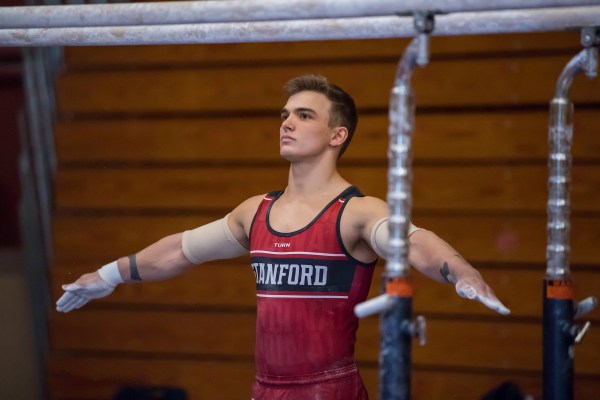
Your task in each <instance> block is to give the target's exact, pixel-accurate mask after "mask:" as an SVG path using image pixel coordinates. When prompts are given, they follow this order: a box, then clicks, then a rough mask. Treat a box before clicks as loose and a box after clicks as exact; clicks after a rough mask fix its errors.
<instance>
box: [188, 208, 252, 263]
mask: <svg viewBox="0 0 600 400" xmlns="http://www.w3.org/2000/svg"><path fill="white" fill-rule="evenodd" d="M228 217H229V214H227V215H226V216H225V217H224V218H222V219H220V220H217V221H214V222H211V223H210V224H206V225H203V226H201V227H199V228H196V229H193V230H189V231H185V232H183V237H182V239H181V247H182V250H183V254H184V255H185V257H186V258H187V259H188V260H189V261H190V262H191V263H194V264H202V263H204V262H207V261H212V260H222V259H227V258H235V257H239V256H241V255H244V254H246V253H248V249H246V248H245V247H244V246H242V245H241V244H240V243H239V242H238V241H237V239H236V238H235V237H234V236H233V233H231V230H230V229H229V226H228V225H227V219H228Z"/></svg>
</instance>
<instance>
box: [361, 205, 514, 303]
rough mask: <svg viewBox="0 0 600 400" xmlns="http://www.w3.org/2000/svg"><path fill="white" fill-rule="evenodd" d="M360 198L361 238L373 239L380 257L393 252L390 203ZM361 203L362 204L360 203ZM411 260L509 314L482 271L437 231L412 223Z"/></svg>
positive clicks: (462, 291)
mask: <svg viewBox="0 0 600 400" xmlns="http://www.w3.org/2000/svg"><path fill="white" fill-rule="evenodd" d="M363 199H364V200H362V199H361V200H362V204H360V203H361V202H357V203H358V204H357V207H355V211H356V215H358V216H360V217H359V218H358V221H362V224H359V225H358V226H359V229H361V238H362V240H363V241H365V242H367V243H369V245H370V248H371V249H373V251H375V252H376V253H377V254H378V255H379V256H380V257H382V258H387V256H388V254H389V230H388V229H389V228H388V222H387V219H386V217H387V215H388V210H387V205H386V203H385V202H384V201H382V200H380V199H376V198H373V197H365V198H363ZM359 204H360V205H359ZM408 241H409V248H408V262H409V264H410V265H412V266H413V267H414V268H416V269H417V270H419V271H420V272H421V273H423V274H424V275H426V276H428V277H429V278H431V279H433V280H436V281H438V282H446V283H451V284H454V286H455V288H456V292H457V293H458V294H459V296H461V297H465V298H468V299H472V300H478V301H480V302H481V303H483V304H484V305H485V306H487V307H489V308H491V309H492V310H494V311H497V312H499V313H501V314H509V313H510V310H509V309H508V308H506V307H505V306H504V305H503V304H502V303H501V302H500V301H499V300H498V298H497V297H496V295H495V294H494V291H493V290H492V289H491V288H490V287H489V285H488V284H487V283H485V281H484V279H483V277H482V276H481V274H480V273H479V272H478V271H477V270H476V269H475V268H473V267H472V266H471V265H470V264H469V263H468V262H467V261H466V260H465V259H464V258H463V257H461V255H460V254H459V253H458V252H457V251H456V250H454V249H453V248H452V246H450V245H449V244H448V243H446V242H445V241H444V240H442V239H441V238H440V237H438V236H437V235H436V234H435V233H433V232H431V231H427V230H425V229H420V228H417V227H415V226H413V225H412V224H410V227H409V238H408Z"/></svg>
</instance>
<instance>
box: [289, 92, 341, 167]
mask: <svg viewBox="0 0 600 400" xmlns="http://www.w3.org/2000/svg"><path fill="white" fill-rule="evenodd" d="M330 109H331V101H330V100H329V99H328V98H327V97H326V96H325V95H324V94H322V93H318V92H313V91H304V92H299V93H296V94H295V95H293V96H291V97H290V98H289V99H288V101H287V104H286V105H285V107H283V109H282V110H281V127H280V128H279V152H280V154H281V156H282V157H283V158H285V159H286V160H288V161H298V160H302V159H307V158H313V157H318V156H319V155H321V154H323V153H324V152H327V151H331V150H332V148H331V143H330V142H331V139H332V137H333V136H334V132H335V128H330V127H329V111H330Z"/></svg>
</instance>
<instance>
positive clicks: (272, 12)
mask: <svg viewBox="0 0 600 400" xmlns="http://www.w3.org/2000/svg"><path fill="white" fill-rule="evenodd" d="M590 5H600V0H494V1H486V0H403V1H398V0H369V1H364V0H269V1H268V2H266V1H263V0H227V1H223V0H212V1H176V2H156V3H127V4H79V5H62V6H21V7H2V8H0V26H1V27H3V28H50V27H76V26H80V27H84V26H124V25H168V24H191V23H211V22H249V21H273V20H277V21H282V20H299V19H320V18H353V17H369V16H384V15H387V16H390V15H397V14H399V13H400V14H405V13H410V12H412V11H417V10H430V11H436V12H441V13H453V12H470V11H491V10H508V9H532V8H553V7H577V6H590Z"/></svg>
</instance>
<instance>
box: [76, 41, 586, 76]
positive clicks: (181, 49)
mask: <svg viewBox="0 0 600 400" xmlns="http://www.w3.org/2000/svg"><path fill="white" fill-rule="evenodd" d="M408 42H409V39H374V40H356V41H343V40H335V41H323V42H319V44H318V45H315V43H314V42H282V43H244V44H236V45H232V44H213V45H181V46H114V47H111V46H107V47H69V48H66V49H65V60H66V65H67V68H68V69H69V70H75V69H107V68H127V67H131V66H132V65H133V66H135V67H137V68H144V67H149V66H151V67H156V66H162V67H164V66H165V65H166V64H167V63H168V65H173V64H175V65H186V64H187V65H189V64H194V65H213V64H225V63H236V64H237V63H258V62H260V63H265V62H271V63H279V64H281V63H286V62H287V63H290V62H297V61H302V62H307V61H313V62H323V61H332V60H353V59H354V60H356V59H360V60H368V59H371V60H372V59H380V58H384V57H385V58H389V59H394V60H397V59H398V58H399V57H400V55H401V54H402V51H403V49H404V48H405V47H406V45H407V44H408ZM578 49H579V34H578V33H577V32H568V33H565V32H553V33H544V34H539V33H533V34H512V35H484V36H468V37H464V38H461V40H460V41H458V40H456V38H453V37H436V38H435V40H432V41H431V53H432V57H433V59H434V60H435V59H436V57H439V56H445V55H446V56H451V57H456V55H457V54H461V55H473V54H475V55H484V56H485V55H487V56H488V57H489V56H494V55H496V56H498V54H499V53H504V54H511V53H512V54H514V53H517V54H519V53H521V52H523V51H538V52H539V51H552V52H557V51H563V52H566V51H568V52H574V51H577V50H578Z"/></svg>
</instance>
